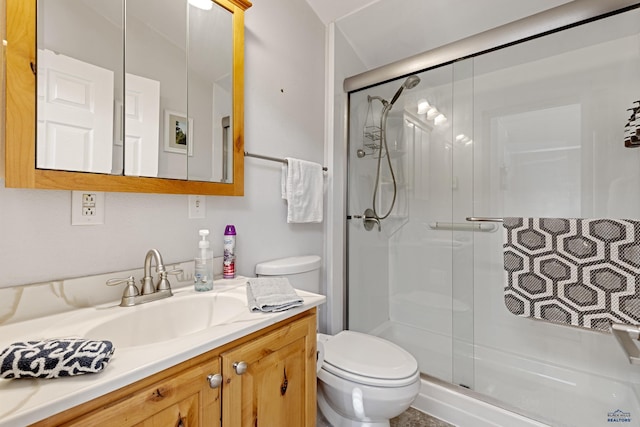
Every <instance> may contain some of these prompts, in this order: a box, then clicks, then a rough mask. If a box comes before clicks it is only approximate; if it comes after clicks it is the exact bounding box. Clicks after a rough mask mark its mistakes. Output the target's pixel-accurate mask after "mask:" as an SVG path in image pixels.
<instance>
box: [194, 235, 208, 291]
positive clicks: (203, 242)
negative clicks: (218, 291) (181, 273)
mask: <svg viewBox="0 0 640 427" xmlns="http://www.w3.org/2000/svg"><path fill="white" fill-rule="evenodd" d="M199 234H200V241H199V242H198V254H197V255H196V258H195V266H194V274H193V286H194V288H195V290H196V291H198V292H204V291H210V290H212V289H213V251H212V250H211V249H209V241H208V240H207V236H208V235H209V230H200V231H199Z"/></svg>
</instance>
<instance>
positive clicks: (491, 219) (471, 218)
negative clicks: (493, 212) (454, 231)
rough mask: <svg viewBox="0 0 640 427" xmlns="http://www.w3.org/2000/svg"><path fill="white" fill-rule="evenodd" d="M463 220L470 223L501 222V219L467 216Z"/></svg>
mask: <svg viewBox="0 0 640 427" xmlns="http://www.w3.org/2000/svg"><path fill="white" fill-rule="evenodd" d="M465 219H466V220H467V221H471V222H502V218H495V217H488V216H468V217H466V218H465Z"/></svg>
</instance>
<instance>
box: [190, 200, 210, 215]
mask: <svg viewBox="0 0 640 427" xmlns="http://www.w3.org/2000/svg"><path fill="white" fill-rule="evenodd" d="M206 216H207V205H206V200H205V198H204V196H193V195H190V196H189V218H204V217H206Z"/></svg>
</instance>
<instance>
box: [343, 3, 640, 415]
mask: <svg viewBox="0 0 640 427" xmlns="http://www.w3.org/2000/svg"><path fill="white" fill-rule="evenodd" d="M416 74H417V76H418V77H419V79H420V82H419V84H417V86H415V87H413V88H411V89H405V90H404V91H403V92H402V93H401V95H400V96H399V97H398V98H397V100H396V102H395V106H394V108H393V109H391V111H389V112H388V114H387V117H386V135H382V136H381V135H380V133H381V132H382V129H380V128H381V126H380V119H381V117H382V114H383V111H382V108H383V104H384V103H383V102H377V101H376V99H373V102H372V98H375V97H377V98H379V99H382V100H389V99H391V98H392V97H394V93H395V92H396V90H397V89H398V88H399V87H400V86H401V85H402V82H404V81H405V79H406V77H407V76H403V77H401V78H398V79H397V80H394V81H389V82H385V83H382V84H379V85H375V86H372V87H367V88H364V89H359V90H356V91H353V92H351V93H349V131H348V134H349V140H348V150H349V151H348V172H349V173H348V190H347V191H348V203H347V205H348V207H347V209H348V212H347V213H348V225H347V233H348V235H347V239H348V254H347V269H348V291H347V298H348V306H347V327H348V329H351V330H356V331H362V332H367V333H371V334H375V335H378V336H382V337H384V338H387V339H389V340H391V341H393V342H395V343H397V344H399V345H400V346H402V347H403V348H405V349H407V350H408V351H409V352H411V353H412V354H413V355H414V356H415V357H416V359H417V360H418V362H419V366H420V369H421V372H422V373H423V374H424V379H425V380H427V381H428V380H434V379H436V380H439V381H444V382H446V383H449V384H451V387H452V388H455V389H456V390H457V391H459V392H462V393H467V394H469V395H471V396H473V397H475V398H479V399H482V400H485V401H487V402H490V403H491V404H493V405H497V406H500V407H503V408H506V409H508V410H510V411H513V412H516V413H519V414H521V415H524V416H525V417H528V418H531V419H533V420H537V421H539V422H541V423H545V424H548V425H553V426H576V427H578V426H580V427H583V426H606V425H612V423H618V422H622V423H627V425H640V366H638V365H632V364H630V363H629V360H628V358H627V357H626V355H625V353H624V351H623V349H622V347H621V346H620V345H618V343H617V342H616V340H615V339H614V337H613V336H612V335H611V334H609V333H604V332H598V331H595V330H591V329H586V328H578V327H572V326H567V325H562V324H558V323H551V322H547V321H541V320H535V319H531V318H525V317H519V316H515V315H514V314H512V313H510V312H509V310H507V307H506V306H505V302H504V301H505V295H504V270H503V252H502V248H503V247H502V244H503V243H502V235H503V227H502V224H501V223H500V222H498V221H499V220H500V219H501V218H503V217H507V216H514V217H518V216H520V217H563V218H614V219H624V218H627V219H640V150H637V149H634V148H627V147H625V140H626V142H627V143H628V144H627V145H629V144H630V143H631V145H633V144H632V142H633V141H632V140H633V139H637V138H636V136H635V132H633V131H634V130H635V127H634V126H635V113H636V111H637V108H639V107H640V103H639V102H638V101H639V100H640V11H639V10H638V9H631V10H629V11H626V12H624V13H616V14H612V15H611V16H608V17H604V18H601V19H597V20H593V21H590V22H588V23H583V24H580V25H575V26H571V27H570V28H566V29H563V30H562V31H557V32H553V33H551V34H547V35H544V36H541V37H535V38H532V39H529V40H527V41H523V42H519V43H515V44H511V45H509V46H508V47H504V48H500V49H495V50H492V51H489V52H485V53H482V54H479V55H473V56H469V57H466V58H464V59H460V60H458V61H452V62H450V63H447V64H444V65H441V66H436V67H432V68H430V69H427V70H424V71H422V72H419V73H416ZM387 102H388V101H387ZM639 120H640V118H639ZM384 137H386V142H387V146H388V151H387V150H385V149H384V147H383V145H382V144H381V140H382V139H383V138H384ZM379 162H381V163H382V167H381V168H380V172H379V177H378V179H377V178H376V175H377V174H378V163H379ZM389 164H390V165H391V167H392V170H393V177H394V178H395V180H394V179H393V178H392V176H391V173H390V168H389V167H388V165H389ZM394 181H395V183H394ZM376 182H377V187H376ZM393 187H395V188H396V190H395V191H396V194H395V196H394V191H393ZM376 192H377V198H376V199H375V203H376V205H375V206H374V205H373V203H374V200H373V194H374V193H376ZM394 198H395V202H394V203H393V209H392V211H391V213H390V214H389V215H388V217H386V218H384V219H379V218H375V217H374V218H372V215H371V212H370V211H369V214H368V215H366V214H365V212H366V211H367V209H372V210H375V211H377V212H382V213H385V212H386V210H387V208H388V207H389V206H391V204H392V200H393V199H394ZM373 208H375V209H373ZM380 216H381V215H380ZM474 218H480V219H487V220H488V221H474V220H473V219H474ZM492 219H495V220H498V221H492ZM376 222H379V223H380V228H379V229H378V226H377V225H376V224H375V223H376ZM371 225H374V226H371ZM365 226H367V227H365ZM639 263H640V262H639ZM638 275H639V276H640V270H638ZM637 294H640V290H638V291H637ZM635 301H636V303H637V304H636V307H637V311H638V312H639V313H638V314H639V315H640V299H636V300H635ZM466 390H468V391H466ZM614 425H615V424H614Z"/></svg>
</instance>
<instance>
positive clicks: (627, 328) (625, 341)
mask: <svg viewBox="0 0 640 427" xmlns="http://www.w3.org/2000/svg"><path fill="white" fill-rule="evenodd" d="M611 332H612V333H613V336H614V337H616V340H617V341H618V344H620V346H621V347H622V349H623V350H624V352H625V354H626V355H627V357H628V358H629V363H631V364H632V365H640V349H639V348H638V346H637V345H636V344H635V343H634V342H633V340H636V341H639V340H640V327H639V326H634V325H625V324H623V323H612V324H611Z"/></svg>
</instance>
